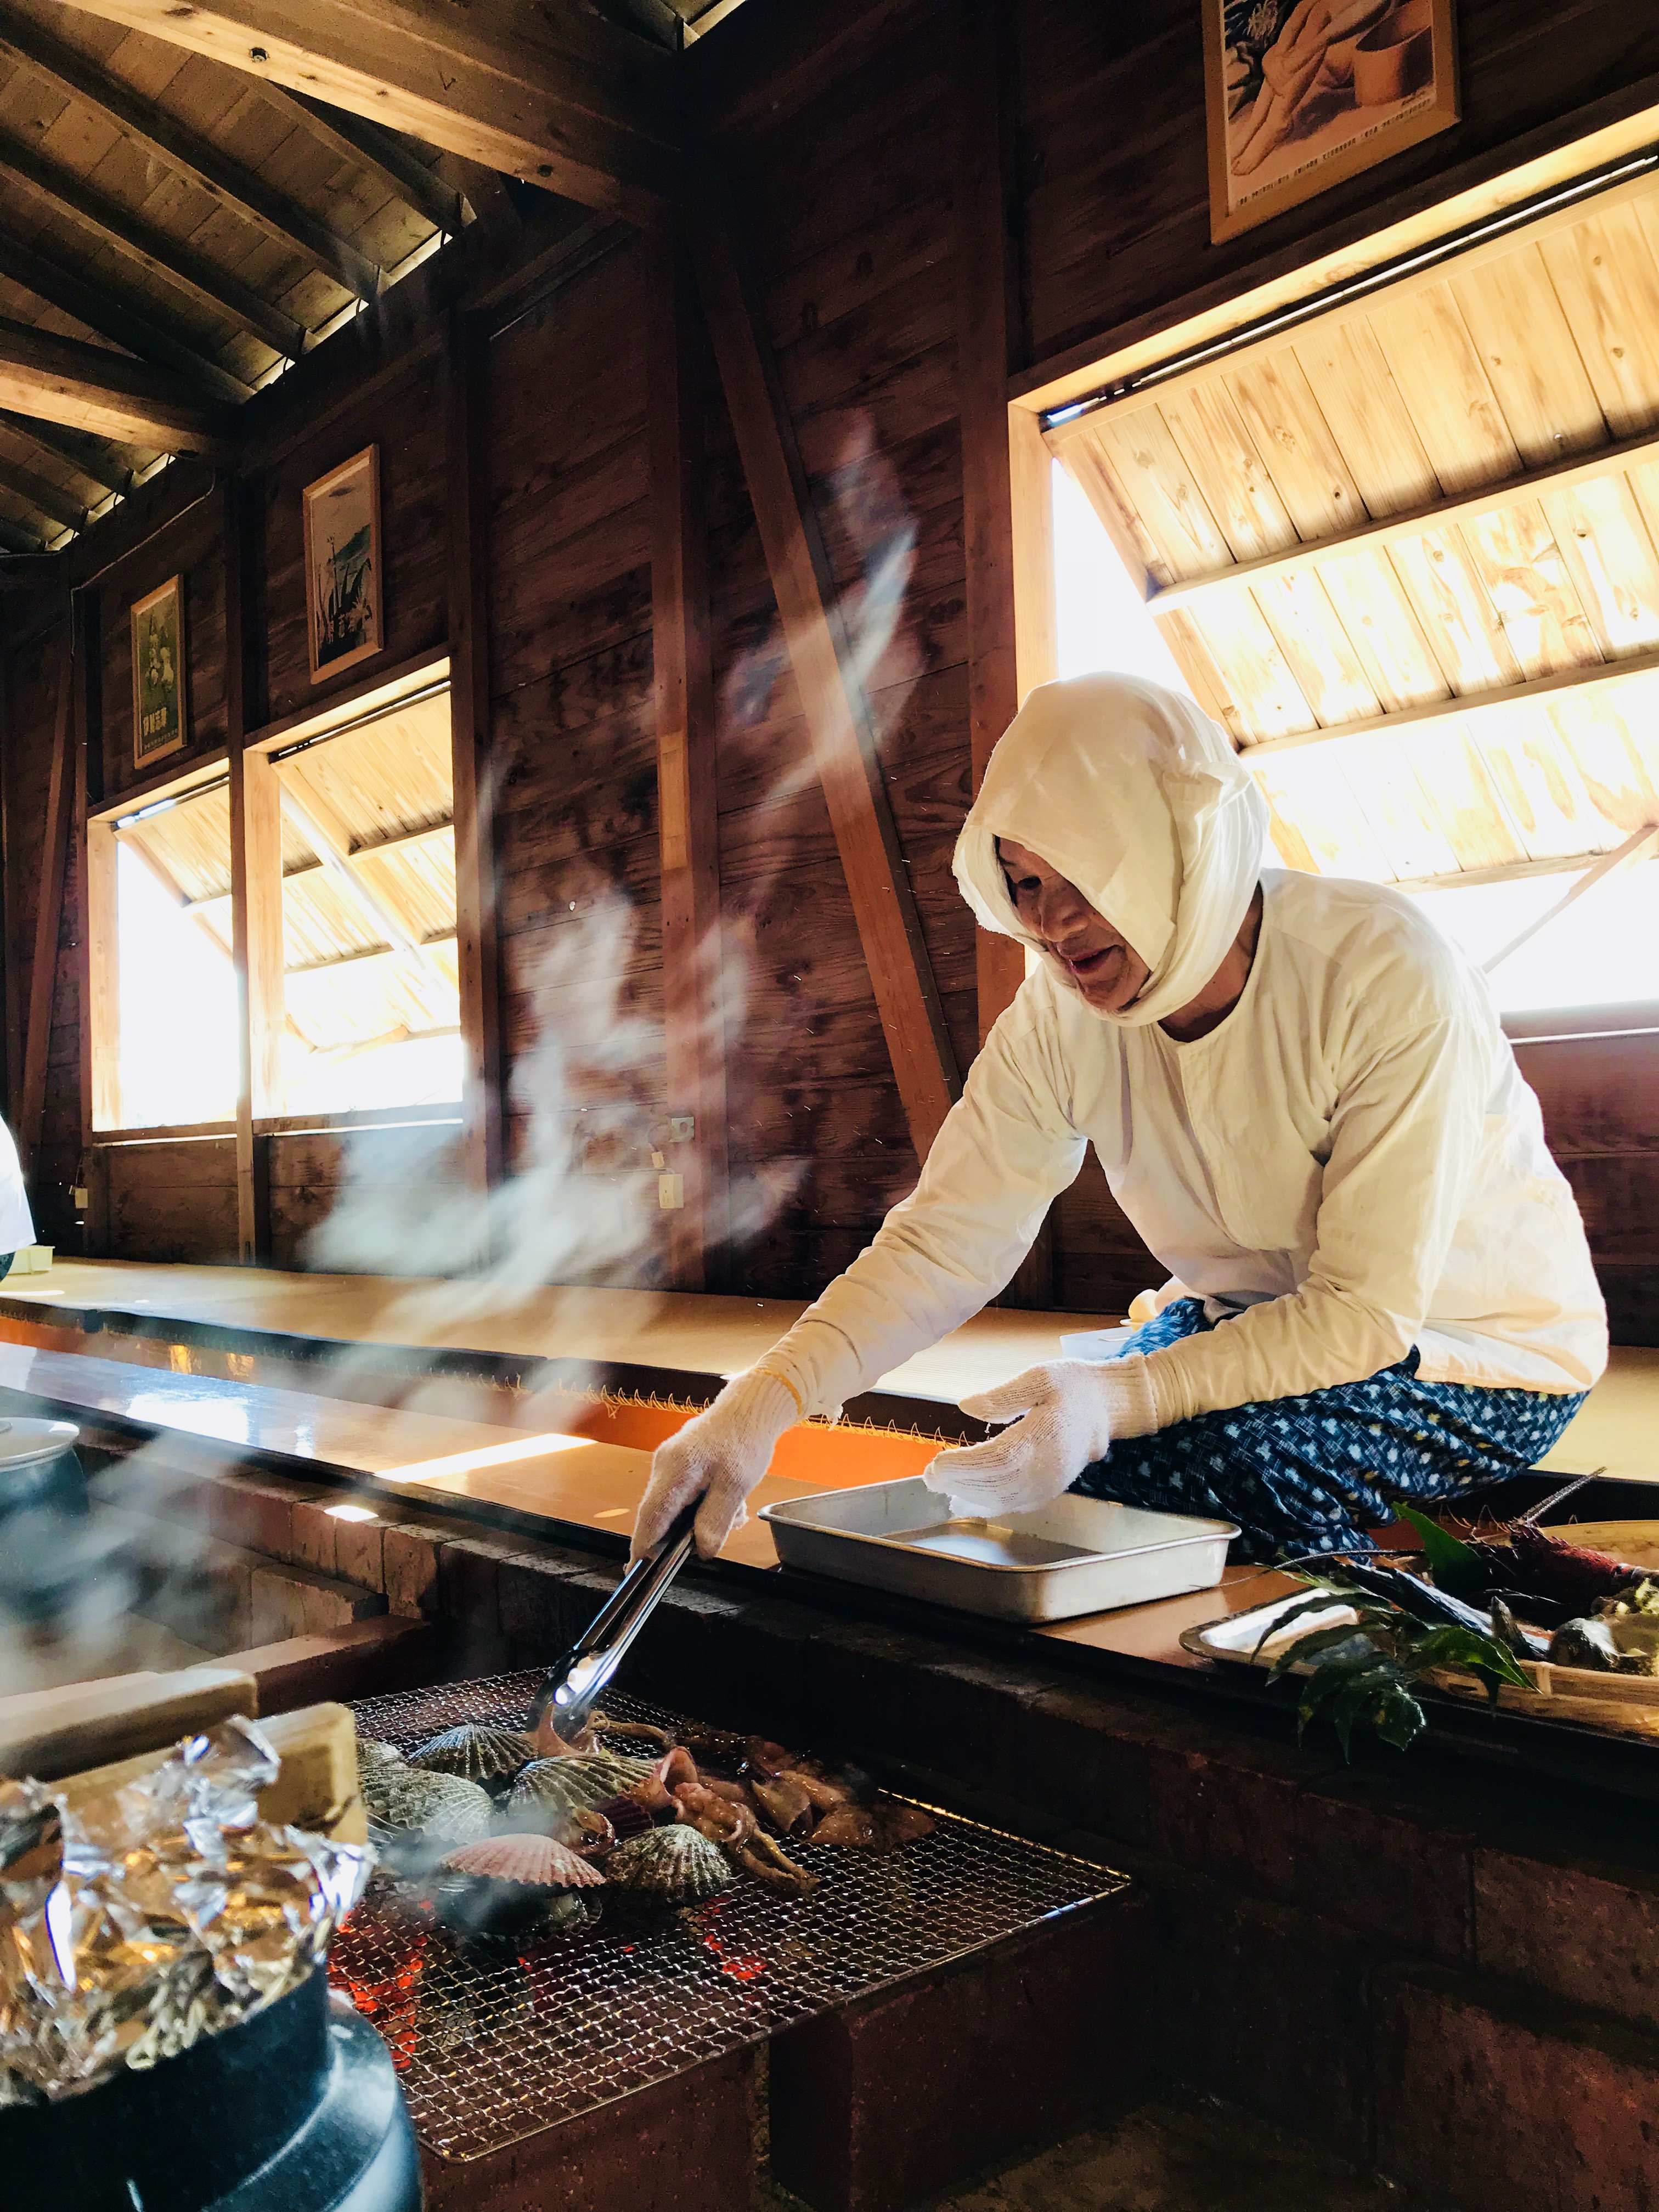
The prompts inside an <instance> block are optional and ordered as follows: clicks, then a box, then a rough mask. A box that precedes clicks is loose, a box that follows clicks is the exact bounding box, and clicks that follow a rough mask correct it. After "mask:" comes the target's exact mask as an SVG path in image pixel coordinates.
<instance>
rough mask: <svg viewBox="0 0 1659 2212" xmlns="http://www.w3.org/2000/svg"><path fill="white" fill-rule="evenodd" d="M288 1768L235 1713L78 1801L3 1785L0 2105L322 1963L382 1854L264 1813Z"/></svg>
mask: <svg viewBox="0 0 1659 2212" xmlns="http://www.w3.org/2000/svg"><path fill="white" fill-rule="evenodd" d="M281 1764H282V1762H281V1760H280V1759H279V1758H278V1757H277V1754H276V1752H275V1751H273V1750H272V1748H271V1747H270V1744H269V1743H268V1742H267V1741H266V1740H265V1738H264V1736H263V1735H261V1734H260V1732H259V1730H258V1729H257V1728H256V1727H255V1726H254V1724H253V1723H252V1722H251V1721H247V1720H243V1719H241V1718H240V1717H238V1718H236V1719H233V1720H228V1721H225V1722H223V1723H221V1724H220V1725H219V1726H218V1727H217V1728H215V1729H211V1730H210V1731H208V1732H207V1733H205V1734H204V1735H197V1736H191V1737H189V1738H188V1739H186V1741H185V1742H183V1743H182V1744H180V1745H179V1747H178V1749H177V1750H176V1751H175V1752H174V1753H173V1755H172V1757H171V1758H169V1759H167V1760H166V1761H164V1762H163V1763H162V1764H161V1765H159V1766H157V1767H155V1768H153V1769H152V1770H151V1771H149V1773H147V1774H144V1775H143V1776H141V1777H139V1778H137V1780H136V1781H132V1782H130V1783H128V1784H125V1786H123V1787H121V1788H118V1789H115V1790H112V1791H110V1792H109V1794H108V1795H107V1796H100V1797H95V1798H91V1799H88V1800H86V1801H85V1802H82V1803H81V1804H80V1805H79V1806H77V1807H76V1808H75V1809H73V1810H70V1808H69V1807H68V1806H67V1804H66V1803H65V1802H64V1800H63V1799H62V1798H61V1797H58V1796H54V1795H53V1794H52V1790H51V1789H50V1787H49V1786H47V1785H46V1784H43V1783H39V1782H28V1781H25V1782H0V2107H3V2106H15V2105H38V2104H40V2103H42V2102H44V2101H47V2100H56V2099H58V2098H62V2097H72V2096H76V2095H78V2094H80V2093H82V2091H84V2090H87V2089H92V2088H95V2087H97V2086H98V2085H99V2083H100V2082H101V2081H106V2080H107V2079H108V2078H109V2077H110V2076H111V2075H112V2074H114V2073H116V2072H118V2070H119V2069H122V2068H124V2067H137V2068H143V2067H146V2066H153V2065H155V2063H156V2062H157V2061H158V2060H159V2059H162V2058H170V2057H173V2055H174V2054H175V2053H176V2052H178V2051H184V2050H187V2049H188V2048H189V2046H190V2045H191V2044H193V2043H195V2042H196V2041H197V2039H199V2038H200V2037H202V2036H204V2035H212V2034H216V2033H218V2031H219V2030H220V2029H222V2028H226V2027H234V2026H235V2025H236V2024H237V2022H239V2021H244V2020H246V2019H248V2018H250V2017H251V2016H252V2015H253V2014H254V2013H256V2012H258V2011H261V2010H262V2009H263V2008H264V2007H265V2006H266V2005H268V2004H272V2003H274V2002H276V1999H277V1998H279V1997H282V1996H287V1995H288V1993H289V1990H294V1989H297V1988H298V1986H299V1985H300V1984H301V1982H303V1981H304V1980H305V1978H306V1977H307V1974H309V1973H310V1972H312V1971H313V1968H314V1967H316V1966H318V1965H319V1964H320V1962H321V1960H322V1959H323V1956H324V1954H325V1951H326V1950H327V1948H328V1942H329V1938H330V1936H331V1935H332V1933H333V1931H334V1929H335V1928H336V1927H337V1925H338V1924H339V1923H340V1921H341V1920H342V1919H343V1918H344V1917H345V1915H346V1914H347V1913H348V1912H349V1911H350V1910H351V1908H352V1906H353V1905H355V1904H356V1902H357V1899H359V1897H360V1896H361V1895H362V1891H363V1887H364V1885H365V1884H366V1882H367V1881H368V1875H369V1873H370V1870H371V1869H372V1867H373V1865H374V1855H373V1853H372V1852H370V1851H369V1850H366V1849H365V1848H363V1847H362V1846H360V1845H356V1844H335V1843H331V1842H330V1841H329V1840H328V1839H327V1838H325V1837H322V1836H313V1835H308V1834H307V1833H306V1832H305V1831H304V1830H302V1829H299V1828H278V1827H273V1826H270V1824H269V1823H267V1822H264V1821H263V1820H261V1819H260V1818H259V1809H258V1792H259V1791H260V1790H262V1789H264V1787H265V1786H266V1785H267V1784H269V1783H270V1782H272V1781H274V1780H275V1779H276V1773H277V1771H278V1769H279V1767H280V1765H281Z"/></svg>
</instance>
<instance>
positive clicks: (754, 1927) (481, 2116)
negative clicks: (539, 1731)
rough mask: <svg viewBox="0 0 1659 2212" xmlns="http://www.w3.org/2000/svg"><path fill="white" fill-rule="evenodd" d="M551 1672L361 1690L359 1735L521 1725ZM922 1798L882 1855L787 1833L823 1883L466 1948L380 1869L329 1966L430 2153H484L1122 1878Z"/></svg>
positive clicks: (642, 1713) (613, 1701) (1010, 1931)
mask: <svg viewBox="0 0 1659 2212" xmlns="http://www.w3.org/2000/svg"><path fill="white" fill-rule="evenodd" d="M542 1679H543V1678H542V1675H541V1674H540V1673H539V1672H538V1671H534V1670H532V1671H529V1672H526V1673H523V1674H502V1675H497V1676H494V1677H491V1678H487V1679H485V1680H478V1681H472V1682H459V1683H446V1684H443V1685H441V1686H438V1687H436V1688H434V1689H430V1690H422V1691H417V1692H410V1693H405V1694H403V1695H399V1696H395V1697H385V1698H373V1699H366V1700H364V1701H363V1702H362V1703H361V1704H359V1705H357V1706H356V1717H357V1724H358V1728H359V1729H360V1731H361V1732H362V1734H363V1735H369V1736H377V1737H379V1738H380V1739H381V1740H383V1741H386V1742H388V1743H393V1744H396V1745H397V1746H398V1748H399V1749H400V1750H405V1751H406V1750H411V1749H413V1748H414V1747H415V1746H416V1745H417V1744H419V1743H421V1742H422V1741H424V1740H425V1739H426V1738H427V1737H428V1736H430V1735H435V1734H436V1733H437V1731H438V1730H439V1729H445V1728H452V1727H453V1726H455V1725H456V1724H457V1723H460V1722H462V1721H495V1722H500V1723H506V1724H507V1725H508V1726H513V1727H517V1726H521V1725H522V1724H523V1723H524V1721H525V1718H526V1714H527V1712H528V1710H529V1707H530V1705H531V1704H532V1701H533V1699H534V1698H535V1695H536V1693H537V1692H538V1689H539V1687H540V1686H541V1682H542ZM605 1706H606V1709H607V1711H610V1712H611V1713H612V1714H613V1715H614V1716H615V1717H617V1718H618V1719H628V1720H641V1721H653V1722H655V1723H658V1724H659V1726H665V1727H672V1726H673V1725H674V1724H675V1721H676V1718H677V1716H675V1715H674V1714H671V1713H669V1712H666V1711H664V1710H663V1709H662V1708H660V1707H659V1706H655V1705H647V1704H643V1703H641V1701H640V1700H639V1699H635V1698H629V1697H625V1696H621V1695H617V1694H614V1693H612V1692H607V1693H606V1696H605ZM633 1748H637V1746H635V1747H633ZM927 1809H928V1810H929V1811H930V1812H932V1813H933V1815H934V1819H935V1821H936V1823H937V1825H936V1826H935V1827H934V1829H933V1832H932V1834H931V1835H928V1836H925V1837H922V1838H920V1839H919V1840H918V1841H917V1842H915V1843H914V1844H907V1845H906V1846H905V1848H904V1849H903V1850H900V1851H898V1852H896V1853H894V1854H893V1855H892V1856H891V1857H875V1856H873V1855H872V1854H870V1853H867V1852H862V1851H856V1850H842V1849H840V1848H837V1847H836V1846H834V1845H831V1844H819V1845H817V1846H816V1847H814V1846H813V1845H812V1844H800V1845H799V1846H798V1845H795V1844H791V1845H790V1847H789V1848H790V1851H791V1854H792V1856H793V1857H797V1858H798V1859H799V1861H800V1863H802V1864H803V1865H805V1866H808V1867H810V1868H811V1869H812V1871H813V1872H814V1873H815V1874H817V1875H819V1876H820V1877H821V1880H820V1882H819V1885H818V1887H817V1889H816V1890H815V1891H814V1892H813V1893H811V1896H808V1897H793V1896H787V1895H780V1894H779V1893H776V1892H774V1891H772V1890H769V1889H767V1888H765V1887H763V1885H762V1884H761V1883H759V1882H757V1881H753V1880H751V1879H749V1878H746V1877H744V1876H741V1875H740V1876H739V1878H738V1881H737V1883H736V1884H735V1885H734V1886H733V1887H732V1889H730V1890H728V1891H726V1893H725V1894H724V1895H722V1896H720V1897H717V1898H714V1899H710V1901H709V1902H708V1904H706V1905H697V1906H693V1907H688V1908H686V1909H684V1910H683V1911H679V1912H664V1913H663V1914H661V1915H660V1916H652V1917H641V1915H640V1914H639V1913H638V1912H636V1911H635V1912H629V1911H619V1910H617V1909H616V1908H615V1907H612V1908H611V1909H610V1910H603V1909H602V1911H601V1914H600V1917H599V1920H598V1921H597V1923H594V1924H592V1925H589V1926H585V1927H582V1928H579V1929H567V1930H562V1931H559V1932H556V1933H555V1934H553V1935H551V1936H544V1937H538V1938H537V1939H536V1940H534V1941H532V1942H525V1943H523V1944H521V1945H520V1946H518V1947H517V1948H513V1947H510V1946H502V1945H499V1944H495V1945H489V1946H487V1947H486V1946H483V1945H468V1944H465V1943H463V1942H459V1941H458V1940H457V1939H456V1938H454V1937H453V1936H451V1935H450V1934H449V1932H448V1931H447V1929H443V1928H442V1927H441V1926H438V1925H435V1924H430V1923H426V1922H424V1921H421V1920H417V1919H416V1917H413V1916H412V1915H411V1914H410V1912H409V1911H408V1910H407V1909H406V1907H407V1901H408V1896H409V1893H408V1892H406V1891H404V1890H402V1889H400V1886H399V1885H398V1883H397V1882H395V1881H393V1880H392V1879H391V1878H390V1877H387V1876H385V1875H377V1876H376V1878H375V1881H374V1884H373V1885H372V1886H371V1888H370V1892H369V1894H368V1897H367V1898H366V1899H365V1900H364V1902H363V1903H362V1905H360V1906H359V1907H358V1908H357V1910H356V1912H354V1913H353V1914H352V1916H351V1917H350V1919H349V1921H348V1922H347V1923H346V1924H345V1926H344V1927H343V1929H342V1930H341V1931H340V1933H339V1935H338V1936H337V1938H336V1940H335V1943H334V1948H333V1951H332V1954H331V1958H330V1960H329V1972H330V1975H331V1978H332V1979H333V1980H334V1982H335V1984H336V1985H337V1987H339V1988H341V1989H343V1990H346V1991H347V1992H348V1993H349V1996H351V1997H352V1999H353V2001H354V2002H355V2003H356V2005H357V2007H358V2008H359V2009H360V2011H362V2012H363V2013H364V2014H366V2015H368V2018H369V2019H371V2020H372V2021H374V2024H375V2026H376V2027H378V2028H379V2030H380V2033H381V2035H382V2036H383V2037H384V2039H386V2044H387V2045H388V2046H389V2047H390V2049H391V2051H392V2057H393V2060H394V2062H395V2063H396V2064H397V2066H398V2071H399V2074H400V2076H401V2079H402V2081H403V2086H404V2093H405V2095H406V2096H407V2098H408V2100H409V2106H410V2113H411V2115H412V2117H413V2119H414V2123H415V2130H416V2135H417V2136H419V2138H420V2140H421V2142H422V2145H423V2146H424V2147H425V2148H426V2149H427V2150H428V2153H430V2154H434V2155H435V2156H437V2157H439V2158H442V2159H446V2160H458V2161H459V2160H470V2159H478V2158H484V2157H488V2156H490V2155H491V2154H494V2153H495V2152H498V2151H501V2150H503V2149H505V2148H507V2147H508V2146H509V2145H511V2144H513V2143H515V2142H522V2141H524V2140H525V2139H526V2137H527V2136H533V2135H536V2134H538V2133H539V2132H540V2131H541V2130H543V2129H544V2128H547V2127H550V2126H552V2125H553V2124H556V2123H557V2122H559V2121H562V2120H568V2119H573V2118H575V2117H576V2116H577V2115H578V2114H579V2113H582V2112H591V2111H592V2110H593V2109H594V2108H595V2107H597V2106H601V2105H606V2104H610V2103H611V2102H612V2101H614V2100H616V2099H617V2098H619V2097H625V2096H627V2095H629V2093H631V2092H633V2091H635V2090H637V2089H642V2088H645V2087H648V2086H649V2085H650V2084H651V2083H653V2082H659V2081H666V2080H668V2079H670V2078H671V2076H673V2075H678V2074H681V2073H684V2072H685V2071H687V2070H688V2069H690V2068H691V2067H694V2066H698V2065H701V2064H702V2063H704V2062H705V2061H706V2060H708V2059H712V2058H719V2057H724V2056H726V2054H728V2053H730V2052H732V2051H739V2050H742V2049H744V2047H745V2046H746V2045H750V2044H753V2043H757V2042H760V2041H762V2040H763V2039H765V2038H767V2037H768V2036H771V2035H775V2034H776V2033H778V2032H779V2031H780V2030H781V2029H783V2028H787V2027H794V2026H796V2025H797V2024H798V2023H799V2022H801V2021H807V2020H811V2019H812V2018H814V2017H815V2016H816V2015H818V2014H820V2013H823V2012H826V2011H829V2009H831V2008H833V2007H835V2006H837V2005H842V2004H845V2003H847V2002H848V2001H849V2000H850V1999H852V1998H854V1997H861V1996H867V1995H869V1994H870V1993H871V1992H872V1990H880V1989H883V1988H885V1987H886V1986H888V1985H889V1984H891V1983H894V1982H896V1981H899V1980H902V1978H904V1977H905V1976H907V1975H910V1974H915V1973H918V1972H922V1971H923V1970H924V1969H927V1968H929V1967H935V1966H943V1965H945V1964H946V1963H947V1962H949V1961H950V1960H954V1959H959V1958H962V1957H963V1956H964V1955H965V1954H968V1953H970V1952H974V1951H977V1950H980V1949H981V1948H984V1947H985V1946H987V1945H988V1944H992V1943H995V1942H1000V1941H1001V1940H1002V1939H1003V1938H1005V1937H1007V1936H1013V1935H1016V1934H1018V1932H1019V1931H1020V1930H1021V1929H1028V1928H1031V1927H1034V1926H1036V1924H1037V1923H1040V1922H1043V1921H1048V1920H1051V1919H1053V1918H1054V1917H1056V1916H1057V1915H1060V1914H1063V1913H1066V1912H1073V1911H1078V1910H1079V1908H1081V1907H1083V1906H1085V1905H1091V1904H1092V1903H1094V1902H1095V1901H1096V1900H1097V1899H1101V1898H1103V1897H1109V1896H1112V1895H1114V1894H1115V1893H1117V1892H1118V1891H1120V1890H1121V1889H1122V1888H1124V1887H1126V1883H1125V1881H1124V1878H1123V1877H1122V1876H1121V1875H1115V1874H1113V1873H1111V1872H1109V1870H1108V1869H1105V1868H1103V1867H1098V1866H1093V1865H1091V1864H1090V1863H1088V1862H1087V1861H1085V1860H1082V1859H1078V1858H1073V1857H1069V1856H1068V1855H1067V1854H1066V1853H1065V1852H1063V1851H1057V1850H1049V1849H1048V1848H1047V1847H1045V1846H1043V1845H1042V1844H1032V1843H1028V1842H1026V1841H1024V1839H1023V1838H1019V1837H1016V1836H1008V1835H1003V1834H1001V1833H1000V1832H998V1831H997V1830H995V1829H993V1828H987V1827H983V1826H980V1825H979V1824H978V1823H977V1822H975V1821H972V1820H960V1819H958V1818H957V1817H956V1816H955V1815H954V1814H949V1813H945V1812H940V1811H939V1810H937V1808H933V1807H931V1806H930V1807H929V1808H927ZM597 1894H598V1895H599V1898H600V1899H601V1900H603V1899H604V1892H603V1891H600V1892H599V1893H597Z"/></svg>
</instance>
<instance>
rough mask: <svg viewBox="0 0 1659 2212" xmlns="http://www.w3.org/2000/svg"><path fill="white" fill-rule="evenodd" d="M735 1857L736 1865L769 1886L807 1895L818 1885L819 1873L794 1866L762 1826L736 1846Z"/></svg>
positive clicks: (799, 1894)
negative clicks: (745, 1840)
mask: <svg viewBox="0 0 1659 2212" xmlns="http://www.w3.org/2000/svg"><path fill="white" fill-rule="evenodd" d="M735 1856H736V1858H737V1861H738V1865H739V1866H742V1867H745V1868H747V1869H748V1871H749V1872H750V1874H752V1875H754V1877H755V1879H756V1881H763V1882H764V1883H765V1884H766V1886H767V1887H768V1888H769V1889H792V1890H793V1891H794V1892H795V1893H796V1895H797V1896H799V1897H809V1896H811V1893H812V1892H813V1891H814V1890H815V1889H816V1888H817V1886H818V1881H819V1876H818V1875H815V1874H810V1873H809V1872H808V1871H807V1869H805V1867H803V1866H797V1865H796V1864H795V1862H794V1861H793V1859H792V1858H791V1857H789V1855H788V1853H787V1851H786V1850H784V1848H783V1846H782V1844H780V1843H779V1842H777V1841H776V1839H775V1838H773V1837H771V1836H769V1835H768V1834H767V1832H766V1831H765V1830H764V1829H763V1828H760V1829H757V1831H756V1832H755V1833H754V1835H753V1836H752V1837H750V1839H749V1841H748V1842H747V1843H746V1844H739V1845H738V1846H737V1847H736V1850H735Z"/></svg>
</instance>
